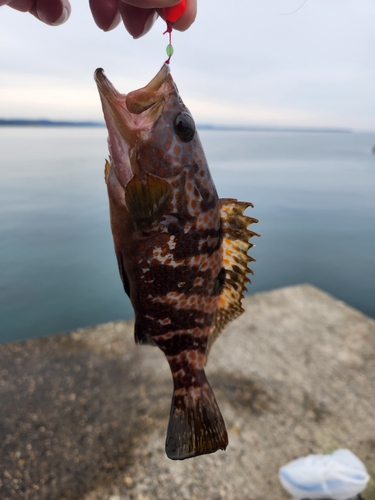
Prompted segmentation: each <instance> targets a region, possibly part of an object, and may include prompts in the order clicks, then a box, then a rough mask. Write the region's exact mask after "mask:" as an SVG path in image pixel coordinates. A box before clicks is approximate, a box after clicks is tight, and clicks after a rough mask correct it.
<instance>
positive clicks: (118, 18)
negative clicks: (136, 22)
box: [104, 11, 121, 31]
mask: <svg viewBox="0 0 375 500" xmlns="http://www.w3.org/2000/svg"><path fill="white" fill-rule="evenodd" d="M120 21H121V14H120V12H118V11H117V12H116V15H115V17H114V18H113V21H112V24H111V26H110V27H109V28H107V29H106V30H104V31H111V30H113V29H115V28H116V26H118V25H119V23H120Z"/></svg>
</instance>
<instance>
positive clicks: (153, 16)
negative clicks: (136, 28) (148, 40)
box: [133, 10, 158, 40]
mask: <svg viewBox="0 0 375 500" xmlns="http://www.w3.org/2000/svg"><path fill="white" fill-rule="evenodd" d="M157 18H158V13H157V12H156V10H154V11H153V12H150V14H149V16H148V18H147V19H146V22H145V25H144V27H143V31H142V33H141V34H140V35H137V36H133V38H134V40H136V39H137V38H141V37H142V36H143V35H145V34H146V33H148V32H149V31H150V29H151V28H152V26H153V25H154V23H155V21H156V19H157Z"/></svg>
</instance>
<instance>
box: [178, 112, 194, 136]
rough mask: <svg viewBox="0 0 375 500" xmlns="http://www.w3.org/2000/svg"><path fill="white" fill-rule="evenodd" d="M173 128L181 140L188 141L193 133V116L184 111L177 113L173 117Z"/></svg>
mask: <svg viewBox="0 0 375 500" xmlns="http://www.w3.org/2000/svg"><path fill="white" fill-rule="evenodd" d="M174 129H175V131H176V134H177V135H178V137H179V138H180V139H181V141H183V142H190V141H191V140H192V138H193V137H194V134H195V123H194V120H193V118H192V117H191V116H190V115H189V113H186V112H185V111H184V112H182V113H179V114H178V115H177V116H176V118H175V119H174Z"/></svg>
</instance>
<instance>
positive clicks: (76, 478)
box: [0, 285, 375, 500]
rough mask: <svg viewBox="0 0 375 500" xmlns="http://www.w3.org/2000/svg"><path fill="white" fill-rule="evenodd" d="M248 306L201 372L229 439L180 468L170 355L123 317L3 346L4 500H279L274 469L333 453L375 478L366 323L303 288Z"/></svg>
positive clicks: (373, 333) (373, 397) (373, 343)
mask: <svg viewBox="0 0 375 500" xmlns="http://www.w3.org/2000/svg"><path fill="white" fill-rule="evenodd" d="M245 308H246V313H245V314H244V315H243V316H241V317H240V318H239V319H238V320H236V321H235V322H233V323H232V324H231V325H230V326H229V327H228V329H227V331H226V332H225V333H224V334H223V335H222V336H221V337H220V338H219V340H218V341H217V342H216V344H215V345H214V347H213V349H212V352H211V354H210V359H209V363H208V367H207V372H208V377H209V380H210V382H211V385H212V386H213V388H214V391H215V394H216V397H217V400H218V402H219V405H220V408H221V410H222V413H223V415H224V418H225V420H226V424H227V427H228V431H229V440H230V443H229V447H228V449H227V451H226V452H217V453H215V454H214V455H210V456H204V457H199V458H197V459H191V460H186V461H184V462H172V461H170V460H168V459H167V458H166V456H165V454H164V439H165V432H166V426H167V421H168V414H169V406H170V401H171V388H172V383H171V376H170V373H169V368H168V366H167V362H166V360H165V359H164V355H163V354H162V353H161V352H160V351H159V350H157V349H156V348H152V347H140V346H135V345H134V341H133V325H132V323H131V322H118V323H109V324H105V325H99V326H96V327H94V328H88V329H82V330H78V331H75V332H72V333H69V334H63V335H57V336H53V337H47V338H39V339H35V340H30V341H25V342H19V343H14V344H8V345H2V346H0V375H1V379H0V443H1V445H0V446H1V448H0V449H1V451H0V481H1V482H0V498H1V500H13V499H14V500H15V499H17V500H21V499H27V500H63V499H66V500H73V499H77V500H78V499H79V500H99V499H100V500H109V499H110V498H112V500H123V499H136V500H146V499H150V500H151V499H152V500H158V499H160V500H166V499H176V500H177V499H178V500H185V499H186V500H188V499H189V500H193V499H196V500H200V499H215V500H219V499H223V500H224V499H225V500H232V499H234V500H237V499H238V500H244V499H250V500H258V499H259V500H261V499H262V500H265V499H267V500H281V499H288V498H289V496H288V495H287V494H286V493H285V492H284V491H283V490H282V489H281V487H280V485H279V482H278V478H277V473H278V469H279V467H280V466H281V465H283V464H285V463H286V462H288V461H289V460H291V459H293V458H296V457H298V456H302V455H306V454H309V453H326V452H329V451H331V450H333V449H335V448H341V447H345V448H349V449H351V450H352V451H353V452H354V453H355V454H356V455H358V456H359V458H360V459H361V460H362V461H363V462H364V463H365V465H366V467H367V469H368V471H369V473H370V475H371V476H372V477H375V321H374V320H372V319H370V318H368V317H366V316H364V315H363V314H361V313H359V312H358V311H356V310H354V309H352V308H350V307H349V306H347V305H345V304H344V303H342V302H340V301H337V300H336V299H334V298H333V297H331V296H329V295H328V294H326V293H324V292H322V291H321V290H318V289H316V288H314V287H312V286H310V285H300V286H295V287H288V288H283V289H280V290H275V291H271V292H267V293H261V294H257V295H253V296H251V297H248V298H246V299H245ZM363 498H364V499H365V500H375V485H374V481H373V480H372V482H371V483H370V485H369V487H368V488H367V490H366V491H365V492H364V494H363Z"/></svg>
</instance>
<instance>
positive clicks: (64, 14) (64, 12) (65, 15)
mask: <svg viewBox="0 0 375 500" xmlns="http://www.w3.org/2000/svg"><path fill="white" fill-rule="evenodd" d="M69 16H70V12H69V11H68V9H67V8H66V7H64V8H63V10H62V12H61V16H60V17H59V18H58V19H57V21H55V22H54V23H52V26H59V25H60V24H64V23H65V21H67V20H68V19H69Z"/></svg>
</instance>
